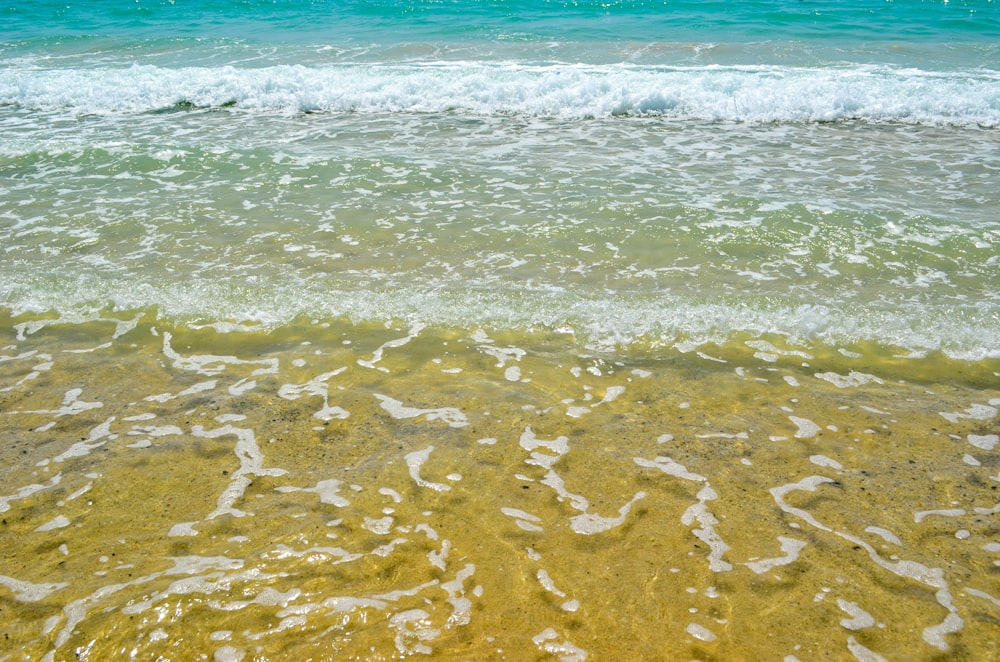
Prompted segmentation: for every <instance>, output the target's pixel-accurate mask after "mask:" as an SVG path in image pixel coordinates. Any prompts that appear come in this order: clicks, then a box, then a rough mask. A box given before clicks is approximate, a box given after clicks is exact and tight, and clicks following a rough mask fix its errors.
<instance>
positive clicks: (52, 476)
mask: <svg viewBox="0 0 1000 662" xmlns="http://www.w3.org/2000/svg"><path fill="white" fill-rule="evenodd" d="M192 326H194V325H192ZM192 326H189V327H175V326H171V325H168V324H164V323H162V322H158V321H157V320H155V319H153V318H152V316H151V315H142V314H139V313H137V314H136V315H135V316H134V317H121V316H119V317H117V318H116V319H114V320H107V321H103V322H102V321H97V322H88V323H77V324H71V323H67V322H58V323H56V322H51V321H48V322H47V321H45V320H43V319H34V318H33V319H27V318H18V319H11V318H9V317H8V318H5V319H4V320H3V324H2V328H0V333H2V334H3V337H2V340H0V347H2V350H0V484H2V485H3V487H2V488H0V511H2V512H0V517H2V518H3V519H2V525H0V549H3V550H4V551H3V553H2V555H0V623H3V627H2V631H3V634H2V639H0V657H3V656H4V655H9V656H11V659H43V658H45V659H52V660H63V659H91V660H102V659H111V658H112V657H121V656H126V655H130V656H133V657H135V658H138V659H147V658H148V659H153V658H159V659H178V660H181V659H184V660H188V659H216V660H236V659H247V660H249V659H255V660H279V659H303V660H304V659H317V660H319V659H366V660H371V659H398V658H402V657H407V656H410V655H420V654H427V655H431V656H433V657H434V658H435V659H456V660H457V659H470V660H471V659H509V660H520V659H550V658H551V659H563V660H580V659H596V660H604V659H665V660H672V659H682V660H689V659H698V660H741V659H746V660H750V659H755V660H756V659H786V660H788V659H800V660H803V661H804V660H816V659H845V658H850V657H854V658H856V659H861V660H877V659H881V658H880V657H879V656H882V657H884V658H887V659H898V658H906V659H934V658H937V657H940V658H942V659H945V658H947V659H958V660H961V659H967V660H982V659H992V658H996V657H998V656H1000V637H998V636H997V632H998V631H1000V543H998V540H1000V520H998V518H997V513H998V512H1000V494H998V491H1000V490H998V486H1000V448H998V445H1000V444H998V439H1000V437H998V434H1000V417H998V408H1000V387H998V383H1000V380H998V378H997V370H998V369H1000V366H998V365H997V364H996V362H993V363H990V362H980V363H962V362H956V361H949V360H948V359H945V358H943V357H926V358H923V359H915V358H912V357H911V358H905V359H903V358H897V357H894V356H893V354H892V352H888V351H885V352H883V353H881V354H878V353H875V352H873V351H871V350H870V348H849V349H845V348H826V349H824V348H810V349H809V350H808V351H806V350H804V349H803V348H792V347H784V346H781V345H780V343H778V342H777V341H775V343H774V344H772V343H769V342H765V341H760V340H757V341H752V340H751V341H741V340H738V339H737V340H734V341H732V342H731V343H729V344H727V345H724V346H711V347H708V346H704V347H698V348H683V349H686V350H688V351H684V352H682V351H679V350H678V349H676V348H663V349H656V348H651V347H647V348H645V349H643V350H641V351H640V350H635V349H631V350H622V351H620V352H617V353H610V352H604V353H599V352H595V351H588V350H586V349H585V348H584V347H582V346H581V344H580V343H578V342H577V341H576V339H574V338H573V337H572V336H571V335H569V334H562V333H542V332H537V333H535V332H520V333H517V334H514V333H507V334H503V333H492V332H487V331H483V330H476V329H471V330H470V329H464V330H456V329H427V328H422V327H419V326H415V327H414V326H408V325H400V324H397V325H391V324H390V325H382V326H375V325H353V324H350V323H348V322H342V321H329V322H324V323H318V322H309V321H303V322H301V323H298V324H292V325H288V326H285V327H282V328H280V329H276V330H269V331H264V330H242V331H232V330H227V332H220V331H219V330H217V329H213V328H201V329H198V328H192ZM838 349H840V350H842V351H838Z"/></svg>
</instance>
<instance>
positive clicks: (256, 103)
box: [0, 61, 1000, 126]
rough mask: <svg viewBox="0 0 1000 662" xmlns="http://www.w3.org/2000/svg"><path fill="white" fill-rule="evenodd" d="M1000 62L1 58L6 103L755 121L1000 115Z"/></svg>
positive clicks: (96, 109)
mask: <svg viewBox="0 0 1000 662" xmlns="http://www.w3.org/2000/svg"><path fill="white" fill-rule="evenodd" d="M998 94H1000V74H998V73H996V72H992V71H989V70H976V71H957V72H953V73H931V72H925V71H920V70H916V69H911V68H896V67H890V66H874V65H855V66H853V67H849V66H844V67H841V68H834V67H829V68H808V67H782V66H721V65H713V66H704V67H697V66H695V67H669V66H641V65H629V64H608V65H583V64H552V65H528V64H516V63H499V62H494V63H489V62H457V61H452V62H423V63H406V64H395V65H389V64H385V65H379V64H341V65H331V66H322V67H306V66H299V65H292V66H287V65H283V66H271V67H262V68H234V67H228V66H227V67H186V68H165V67H157V66H151V65H134V66H131V67H127V68H94V69H57V70H53V69H38V68H36V67H32V66H21V67H19V66H9V67H5V68H4V69H2V70H0V104H3V105H13V106H20V107H24V108H31V109H50V108H71V109H74V110H76V111H77V112H80V113H122V112H125V113H136V112H148V111H154V110H160V109H164V108H170V107H173V106H175V105H176V104H180V103H188V104H193V105H194V106H204V107H222V106H228V105H230V104H235V106H236V107H237V108H239V109H241V110H249V111H259V110H263V111H275V110H278V111H289V112H302V111H328V112H345V111H350V112H368V113H371V112H379V113H391V112H399V111H406V112H430V113H433V112H444V111H452V112H454V111H456V110H458V111H462V112H467V113H473V114H478V115H492V114H498V113H500V114H510V113H518V114H525V115H538V116H556V117H567V118H586V117H608V116H613V115H623V114H628V115H665V116H669V117H679V118H691V119H702V120H731V121H750V122H774V121H833V120H841V119H853V118H862V119H867V120H871V121H900V122H913V123H927V124H959V125H983V126H998V125H1000V108H997V106H996V104H995V99H996V98H997V95H998Z"/></svg>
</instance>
